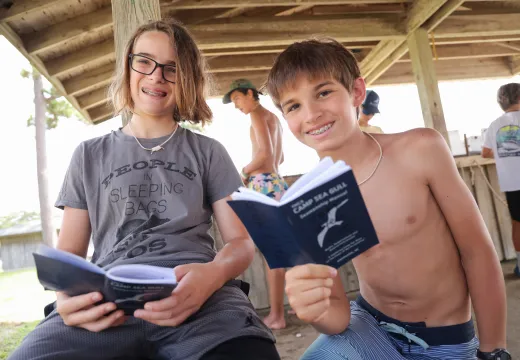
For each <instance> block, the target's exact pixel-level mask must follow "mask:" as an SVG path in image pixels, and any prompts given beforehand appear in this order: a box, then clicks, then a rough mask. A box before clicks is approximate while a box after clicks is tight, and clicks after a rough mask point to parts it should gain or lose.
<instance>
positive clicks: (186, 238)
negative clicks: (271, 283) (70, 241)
mask: <svg viewBox="0 0 520 360" xmlns="http://www.w3.org/2000/svg"><path fill="white" fill-rule="evenodd" d="M167 138H168V136H165V137H161V138H156V139H139V141H140V142H141V144H142V145H143V146H144V147H147V148H152V147H154V146H156V145H158V144H161V143H162V142H163V141H164V140H166V139H167ZM163 147H164V150H160V151H159V152H155V153H153V154H150V151H146V150H144V149H142V148H141V147H140V146H139V145H138V144H137V142H136V140H135V139H134V138H133V137H132V136H128V135H126V134H124V133H123V132H122V131H121V130H118V131H113V132H112V133H110V134H107V135H105V136H102V137H99V138H95V139H91V140H88V141H85V142H83V143H81V144H80V145H79V146H78V147H77V149H76V151H75V152H74V154H73V156H72V160H71V163H70V166H69V169H68V171H67V174H66V176H65V181H64V183H63V186H62V189H61V192H60V194H59V196H58V200H57V202H56V206H57V207H59V208H62V209H63V207H64V206H69V207H73V208H78V209H85V210H88V212H89V217H90V224H91V226H92V239H93V243H94V255H93V258H92V261H93V262H94V263H96V264H98V265H99V266H102V267H106V268H110V267H113V266H114V265H120V264H131V263H134V264H135V263H139V264H156V265H160V266H175V265H176V264H180V263H190V262H208V261H211V260H213V258H214V257H215V254H216V251H215V246H214V240H213V239H212V237H211V236H210V235H209V234H208V230H209V229H210V227H211V225H212V219H211V216H212V214H213V211H212V207H211V205H212V204H213V203H214V202H215V201H217V200H220V199H222V198H224V197H226V196H228V195H230V194H231V193H232V192H233V191H235V190H236V189H237V188H238V187H239V186H241V184H242V182H241V180H240V176H239V174H238V172H237V170H236V168H235V166H234V165H233V162H232V161H231V158H230V157H229V155H228V153H227V152H226V150H225V149H224V147H223V146H222V145H221V144H220V143H219V142H218V141H216V140H214V139H211V138H209V137H206V136H203V135H198V134H195V133H193V132H191V131H189V130H186V129H184V128H181V127H179V128H178V129H177V132H176V133H175V134H174V136H173V137H172V139H170V140H169V141H168V142H167V143H166V144H165V145H164V146H163Z"/></svg>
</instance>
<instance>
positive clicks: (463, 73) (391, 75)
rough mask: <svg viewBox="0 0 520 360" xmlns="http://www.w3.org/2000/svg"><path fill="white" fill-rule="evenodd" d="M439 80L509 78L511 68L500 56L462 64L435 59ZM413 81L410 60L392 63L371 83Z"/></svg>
mask: <svg viewBox="0 0 520 360" xmlns="http://www.w3.org/2000/svg"><path fill="white" fill-rule="evenodd" d="M435 72H436V74H437V80H439V81H457V80H465V79H468V80H469V79H486V78H509V77H511V69H510V68H509V67H508V66H507V63H506V62H505V61H504V60H503V59H502V58H487V59H467V60H466V61H465V62H464V66H461V64H460V60H457V59H455V60H445V61H435ZM414 82H415V80H414V76H413V73H412V65H411V63H410V62H401V63H397V64H394V65H393V66H392V67H391V68H390V69H388V71H387V72H385V73H384V74H383V75H381V77H379V78H378V79H377V80H375V81H374V82H373V85H395V84H413V83H414Z"/></svg>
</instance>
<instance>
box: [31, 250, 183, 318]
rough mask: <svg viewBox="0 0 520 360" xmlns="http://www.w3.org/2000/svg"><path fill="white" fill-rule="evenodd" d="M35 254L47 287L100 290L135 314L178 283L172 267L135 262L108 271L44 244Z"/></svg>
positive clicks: (72, 293) (66, 290) (81, 291)
mask: <svg viewBox="0 0 520 360" xmlns="http://www.w3.org/2000/svg"><path fill="white" fill-rule="evenodd" d="M33 256H34V261H35V263H36V272H37V274H38V279H39V280H40V283H41V284H42V285H43V287H44V288H45V289H46V290H54V291H61V292H64V293H65V294H67V295H69V296H76V295H82V294H86V293H89V292H94V291H98V292H100V293H101V294H103V301H107V302H114V303H115V304H116V306H117V308H118V309H122V310H124V312H125V314H126V315H133V313H134V311H135V310H137V309H142V308H143V306H144V304H145V303H146V302H148V301H154V300H159V299H163V298H165V297H168V296H170V294H171V292H172V291H173V289H174V288H175V286H176V285H177V279H176V277H175V273H174V272H173V269H170V268H163V267H158V266H152V265H138V264H132V265H118V266H114V267H113V268H111V269H110V270H108V271H105V270H103V269H101V268H100V267H98V266H96V265H94V264H92V263H91V262H88V261H87V260H85V259H83V258H81V257H79V256H77V255H74V254H71V253H69V252H66V251H62V250H58V249H54V248H51V247H48V246H45V245H42V246H40V248H39V249H38V252H37V253H33Z"/></svg>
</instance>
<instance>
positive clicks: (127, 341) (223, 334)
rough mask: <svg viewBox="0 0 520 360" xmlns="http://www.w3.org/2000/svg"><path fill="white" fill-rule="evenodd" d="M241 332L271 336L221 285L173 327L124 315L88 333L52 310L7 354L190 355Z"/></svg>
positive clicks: (27, 359)
mask: <svg viewBox="0 0 520 360" xmlns="http://www.w3.org/2000/svg"><path fill="white" fill-rule="evenodd" d="M241 336H258V337H261V338H266V339H269V340H271V341H273V342H274V341H275V339H274V336H273V334H272V333H271V331H270V330H269V329H268V328H267V327H266V326H265V325H264V324H263V322H262V320H261V319H260V318H259V317H258V315H257V314H256V312H255V310H254V309H253V307H252V305H251V303H250V302H249V299H248V298H247V296H246V295H245V294H244V293H243V292H242V290H240V289H239V288H238V287H236V286H224V287H223V288H222V289H220V290H219V291H217V292H216V293H215V294H213V295H212V296H211V297H210V298H209V299H208V301H206V303H205V304H204V305H203V306H202V308H201V309H200V310H199V311H198V312H197V313H195V314H194V315H192V316H191V317H190V318H188V319H187V320H186V321H185V322H184V323H183V324H181V325H180V326H178V327H164V326H158V325H154V324H152V323H149V322H147V321H144V320H141V319H137V318H134V317H130V318H129V319H128V320H127V321H126V323H124V324H123V325H121V326H118V327H114V328H109V329H106V330H104V331H102V332H99V333H93V332H90V331H88V330H85V329H81V328H76V327H71V326H67V325H65V324H64V323H63V320H62V319H61V316H60V315H59V314H58V313H57V312H56V311H53V312H52V313H51V314H50V315H49V316H48V317H46V318H45V319H44V320H43V321H42V322H41V323H40V324H39V325H38V326H37V327H36V328H35V329H34V330H33V331H32V332H31V333H30V334H29V335H27V337H26V338H25V339H24V340H23V342H22V343H21V345H20V346H19V347H18V349H16V350H15V351H14V352H13V353H12V354H11V356H10V357H9V358H8V359H9V360H34V359H67V360H70V359H73V360H80V359H118V358H119V359H136V358H143V357H144V358H146V357H148V358H153V359H179V360H180V359H182V360H196V359H199V358H200V357H201V356H202V355H203V354H205V353H206V352H208V351H209V350H211V349H213V348H214V347H216V346H217V345H219V344H221V343H223V342H225V341H228V340H231V339H234V338H237V337H241Z"/></svg>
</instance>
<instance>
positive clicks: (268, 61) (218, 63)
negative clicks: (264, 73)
mask: <svg viewBox="0 0 520 360" xmlns="http://www.w3.org/2000/svg"><path fill="white" fill-rule="evenodd" d="M275 58H276V54H260V55H255V56H250V55H243V56H220V57H217V58H215V59H211V60H209V61H208V63H209V67H210V72H215V73H216V72H233V71H254V70H269V69H270V68H271V67H272V66H273V63H274V60H275Z"/></svg>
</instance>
